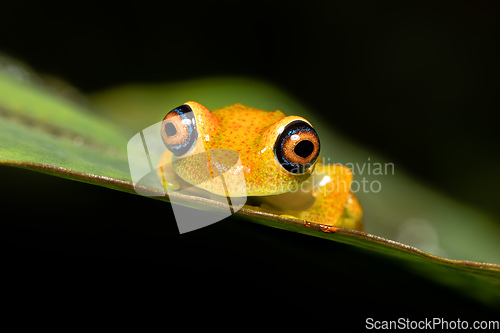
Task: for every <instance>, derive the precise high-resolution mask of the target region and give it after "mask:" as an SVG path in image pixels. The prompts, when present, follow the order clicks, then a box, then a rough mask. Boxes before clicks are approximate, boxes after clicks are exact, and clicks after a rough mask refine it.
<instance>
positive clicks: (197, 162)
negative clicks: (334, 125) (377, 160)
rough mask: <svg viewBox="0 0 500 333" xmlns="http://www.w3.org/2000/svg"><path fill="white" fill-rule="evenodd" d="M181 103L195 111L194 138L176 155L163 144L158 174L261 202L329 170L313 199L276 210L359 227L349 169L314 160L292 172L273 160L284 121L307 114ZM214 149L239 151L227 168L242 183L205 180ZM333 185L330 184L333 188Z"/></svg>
mask: <svg viewBox="0 0 500 333" xmlns="http://www.w3.org/2000/svg"><path fill="white" fill-rule="evenodd" d="M185 104H188V105H189V106H190V107H191V108H192V109H193V111H194V113H195V119H196V125H197V128H198V139H197V141H196V143H195V146H194V148H193V149H192V150H191V151H190V152H189V153H187V154H186V155H185V156H181V157H180V158H177V157H175V156H173V155H172V154H171V153H170V151H168V150H165V153H164V155H163V156H162V158H161V161H160V163H159V167H160V168H161V170H162V173H161V176H162V177H164V178H165V177H166V178H169V177H174V174H175V175H177V176H179V177H180V178H181V179H182V180H183V181H185V182H187V183H189V184H194V185H196V186H197V187H200V188H203V189H204V190H207V191H209V192H211V193H214V194H217V195H225V193H226V192H225V190H228V191H229V193H232V195H235V193H236V194H237V195H240V196H256V197H262V200H263V202H266V201H269V203H270V205H271V206H273V204H274V203H276V200H280V199H279V198H280V196H281V197H283V198H288V197H289V194H291V193H290V192H299V191H301V190H303V188H302V187H301V186H302V185H304V184H305V182H307V181H308V180H310V179H311V174H312V173H313V172H317V173H318V172H319V174H321V175H328V176H329V177H330V180H329V181H327V182H323V183H324V184H323V183H322V186H320V187H318V188H315V189H314V190H312V189H311V191H310V193H309V194H307V195H309V196H312V197H313V198H311V199H313V200H310V201H311V203H312V205H311V206H310V207H308V208H307V209H304V210H302V211H295V210H293V208H292V207H290V208H289V209H282V208H280V209H281V212H280V214H283V215H292V216H295V217H297V218H300V219H304V220H308V221H313V222H318V223H322V224H325V225H329V226H334V225H335V226H343V227H347V228H352V229H357V230H362V228H363V225H362V222H361V218H362V211H361V206H360V205H359V203H358V201H357V199H356V198H355V196H354V194H352V193H350V191H349V185H350V183H351V181H352V173H351V172H350V170H349V169H347V168H345V167H340V166H338V165H336V166H331V168H329V167H328V166H323V165H321V164H318V165H313V166H311V167H310V168H309V169H308V170H306V172H305V173H303V174H293V173H290V172H288V171H286V170H285V169H283V167H282V166H281V165H279V163H278V162H277V161H276V158H275V156H274V151H273V149H274V143H275V142H276V139H277V137H278V136H279V134H280V133H281V131H282V130H283V127H284V126H285V125H286V124H288V123H290V122H291V121H293V120H298V119H300V120H303V121H306V122H308V121H307V120H305V119H304V118H302V117H299V116H285V115H284V114H283V112H281V111H274V112H269V111H263V110H259V109H255V108H251V107H248V106H245V105H242V104H234V105H230V106H227V107H224V108H221V109H218V110H214V111H212V112H210V111H209V110H208V109H207V108H205V107H204V106H203V105H201V104H199V103H196V102H187V103H185ZM308 123H309V122H308ZM216 149H226V150H231V151H235V152H237V153H238V155H239V158H240V161H241V164H239V167H233V168H232V169H231V170H230V173H231V174H232V175H243V176H244V179H245V184H244V186H243V187H244V188H243V189H241V186H240V185H241V184H233V183H232V182H231V181H229V182H226V184H225V185H226V186H227V187H226V188H224V187H223V186H222V185H221V183H217V182H207V181H206V180H208V179H210V177H211V178H214V172H216V171H214V170H213V169H211V167H210V161H209V160H210V154H211V153H210V152H212V151H214V150H216ZM206 152H209V153H208V154H207V153H206ZM218 152H219V154H223V153H224V152H223V151H218ZM233 157H234V155H232V156H229V155H228V157H227V160H228V165H232V164H231V161H230V160H232V159H233ZM318 160H319V159H318ZM218 161H224V157H223V156H222V157H221V155H219V156H218ZM170 163H171V164H170ZM222 163H223V164H224V162H222ZM233 164H234V163H233ZM168 165H171V166H172V167H171V168H172V169H173V170H172V169H170V170H168V169H167V170H165V169H166V168H168V167H167V166H168ZM315 167H316V169H317V170H316V171H315V170H314V169H315ZM208 173H210V174H208ZM344 183H345V184H346V186H344V185H343V184H344ZM340 185H342V186H344V187H345V189H343V188H341V186H340ZM231 186H233V187H231ZM331 188H334V190H333V191H331ZM264 196H265V197H264ZM285 200H288V199H285ZM273 201H274V203H273ZM264 206H265V205H263V206H262V207H264ZM271 210H272V209H271Z"/></svg>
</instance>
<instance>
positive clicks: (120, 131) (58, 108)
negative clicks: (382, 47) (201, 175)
mask: <svg viewBox="0 0 500 333" xmlns="http://www.w3.org/2000/svg"><path fill="white" fill-rule="evenodd" d="M0 92H1V93H0V165H8V166H16V167H22V168H27V169H31V170H36V171H41V172H45V173H49V174H53V175H56V176H59V177H65V178H70V179H73V180H78V181H83V182H87V183H91V184H97V185H101V186H106V187H110V188H114V189H117V190H121V191H125V192H130V193H135V191H134V187H133V184H132V183H131V178H130V173H129V168H128V159H127V151H126V148H127V142H128V140H129V139H130V138H131V137H132V136H133V135H134V134H136V133H137V132H139V131H141V130H142V129H144V128H146V127H148V126H150V125H152V124H154V123H156V122H158V121H160V120H161V119H162V117H163V116H164V115H165V113H166V112H167V111H169V110H170V109H172V108H173V107H175V106H177V105H180V104H182V103H183V102H185V101H187V100H196V101H198V102H200V103H202V104H204V105H205V106H207V107H208V108H209V109H214V108H218V107H222V106H224V105H229V104H233V103H243V104H247V105H251V106H253V107H257V108H261V109H266V110H274V109H281V110H283V111H284V112H285V113H287V114H298V115H302V116H304V117H306V118H307V119H308V120H310V121H311V122H312V123H313V125H314V126H315V128H316V129H317V132H318V133H319V135H320V136H321V138H322V149H323V157H331V158H330V160H326V162H330V163H338V162H340V163H344V164H348V165H349V163H352V168H353V169H354V173H355V179H358V180H359V182H360V183H359V184H360V185H362V183H361V180H365V181H366V184H368V185H372V189H371V191H367V192H366V193H365V192H364V191H359V192H358V196H359V198H360V200H361V202H362V205H363V207H364V211H365V216H366V219H365V223H366V230H367V233H364V232H357V231H352V230H348V229H342V228H340V229H339V230H338V231H337V232H335V233H332V232H329V230H328V229H326V228H324V227H323V226H321V225H318V224H315V223H307V224H306V223H304V221H301V220H296V219H290V218H283V217H279V216H276V215H273V214H269V213H265V212H261V211H259V210H258V209H256V208H255V207H250V206H245V207H244V208H243V209H242V210H240V211H239V212H238V213H237V214H235V217H236V219H245V220H248V221H251V222H253V223H259V224H263V225H267V226H270V227H273V228H279V229H285V230H288V231H292V232H296V233H301V234H306V235H311V236H314V237H321V238H326V239H329V240H332V241H336V242H341V243H346V244H350V245H352V246H354V247H357V248H360V249H363V250H366V251H370V252H371V253H376V254H377V255H379V256H383V257H388V258H392V259H394V260H395V261H397V262H398V263H399V264H401V265H402V266H404V267H406V268H407V269H409V270H412V271H414V272H415V274H416V275H419V276H422V278H425V279H431V280H433V281H435V282H437V283H439V284H444V285H448V286H451V287H452V288H455V289H456V290H457V292H460V293H463V294H465V295H467V296H469V297H471V298H473V299H476V300H479V301H481V302H484V303H485V304H489V305H491V306H494V307H499V308H500V288H499V287H500V265H498V264H494V263H500V244H499V242H498V241H497V240H498V236H499V235H500V228H499V226H498V225H497V224H495V223H494V222H493V221H492V219H490V218H489V217H488V216H486V215H484V214H481V213H479V212H477V211H474V210H473V209H471V208H469V207H467V206H464V205H462V204H460V203H458V202H455V201H453V200H451V199H449V198H446V197H443V196H442V195H440V194H439V193H437V192H435V191H432V190H431V189H429V188H427V187H424V186H422V185H419V184H418V183H417V182H415V181H413V180H412V179H410V178H409V177H408V176H407V175H405V173H404V171H403V170H399V169H398V166H397V165H395V166H394V165H393V166H392V167H391V166H390V164H391V161H390V160H387V159H386V158H384V157H383V156H378V155H376V154H374V153H369V152H367V151H366V150H364V149H362V148H360V147H357V146H354V145H352V144H351V143H349V142H347V141H345V140H344V139H342V138H341V137H340V136H338V135H336V134H335V131H334V129H332V128H328V127H325V125H324V124H323V122H322V121H321V113H319V112H314V111H311V110H308V109H307V108H306V107H305V106H303V105H301V104H300V103H298V102H297V101H295V100H293V99H292V98H290V97H289V96H288V95H287V94H286V93H284V92H283V91H280V90H278V89H277V88H276V87H273V86H271V85H269V84H266V83H263V82H260V81H255V80H250V79H242V78H212V79H202V80H194V81H189V82H179V83H175V84H165V85H154V86H147V85H131V86H126V87H119V88H115V89H111V90H109V91H106V92H102V93H99V94H96V95H94V96H91V100H92V101H93V103H94V104H93V105H95V106H94V107H93V108H96V106H98V107H99V109H100V110H99V112H96V110H94V109H92V108H91V107H89V106H88V105H84V104H82V103H79V102H75V101H71V100H68V99H66V98H65V97H62V96H61V94H60V93H58V92H57V91H54V90H53V89H51V88H50V87H48V86H47V85H45V84H44V83H43V82H42V81H41V80H39V79H37V77H36V76H34V74H32V73H30V72H29V71H27V70H26V69H24V68H23V67H19V66H18V65H16V64H12V63H10V62H6V61H5V60H3V62H2V61H0ZM344 125H347V126H353V124H338V126H344ZM354 127H355V126H354ZM375 163H380V164H381V165H382V166H384V167H385V166H387V165H389V166H388V167H389V169H388V170H387V171H388V173H389V174H385V175H379V174H376V173H375V172H373V169H372V172H370V173H368V171H367V169H364V170H361V166H362V165H365V166H366V165H367V164H368V165H371V166H372V167H374V164H375ZM392 170H394V174H392ZM378 184H380V185H381V186H380V187H381V188H380V189H379V188H378V187H376V188H373V186H374V185H375V186H378ZM144 190H149V191H150V192H151V194H155V193H156V192H155V190H154V189H144ZM174 195H175V194H174ZM155 198H156V199H160V200H165V201H168V200H169V198H167V197H155ZM176 200H177V201H181V202H182V204H184V205H186V206H196V207H201V206H207V207H209V206H214V205H216V204H214V202H213V201H210V200H208V199H204V198H199V197H194V196H182V195H179V196H178V197H177V198H176ZM416 203H418V204H416ZM415 226H416V227H420V230H422V227H423V228H424V230H425V233H424V234H423V235H418V236H421V238H420V239H418V238H415V239H413V240H412V238H411V237H409V236H408V235H410V236H411V235H412V232H411V231H412V230H413V229H412V228H414V227H415ZM374 235H379V236H374ZM384 237H385V238H384ZM405 237H406V238H405ZM391 239H407V240H408V241H412V242H414V243H413V245H417V246H419V247H420V248H422V250H426V251H427V252H431V253H434V254H429V253H427V252H423V251H421V250H419V249H417V248H415V247H412V246H409V245H404V244H402V243H399V242H396V241H393V240H391ZM429 240H430V241H429ZM436 254H443V255H445V256H446V257H447V258H453V259H455V260H452V259H445V258H443V257H440V256H437V255H436ZM458 259H462V260H458ZM482 262H490V263H482ZM325 264H328V265H330V264H331V265H334V264H335V263H334V261H332V263H325Z"/></svg>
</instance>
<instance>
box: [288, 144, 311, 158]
mask: <svg viewBox="0 0 500 333" xmlns="http://www.w3.org/2000/svg"><path fill="white" fill-rule="evenodd" d="M293 151H294V152H295V154H297V155H298V156H300V157H302V158H306V157H307V156H309V155H311V154H312V152H313V151H314V144H313V143H312V142H311V141H309V140H304V141H300V142H299V143H298V144H297V145H296V146H295V149H294V150H293Z"/></svg>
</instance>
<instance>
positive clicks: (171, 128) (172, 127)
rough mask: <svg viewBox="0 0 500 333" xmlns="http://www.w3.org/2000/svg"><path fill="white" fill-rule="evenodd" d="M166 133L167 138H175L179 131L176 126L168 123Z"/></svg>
mask: <svg viewBox="0 0 500 333" xmlns="http://www.w3.org/2000/svg"><path fill="white" fill-rule="evenodd" d="M165 133H167V136H174V135H176V134H177V129H176V128H175V125H174V124H172V123H166V124H165Z"/></svg>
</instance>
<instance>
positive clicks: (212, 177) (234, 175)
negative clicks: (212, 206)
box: [172, 149, 247, 197]
mask: <svg viewBox="0 0 500 333" xmlns="http://www.w3.org/2000/svg"><path fill="white" fill-rule="evenodd" d="M172 164H173V167H174V170H175V172H176V173H177V175H179V176H180V177H181V178H182V179H183V180H184V181H186V182H188V183H189V184H191V185H194V186H196V187H199V188H202V189H204V190H206V191H208V192H210V193H214V194H216V195H221V196H226V197H246V196H247V190H246V182H245V176H244V172H243V166H242V164H241V160H240V156H239V154H238V152H236V151H234V150H231V149H209V150H207V151H205V152H202V153H199V154H192V155H189V156H187V157H183V158H180V159H175V160H174V161H173V163H172Z"/></svg>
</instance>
